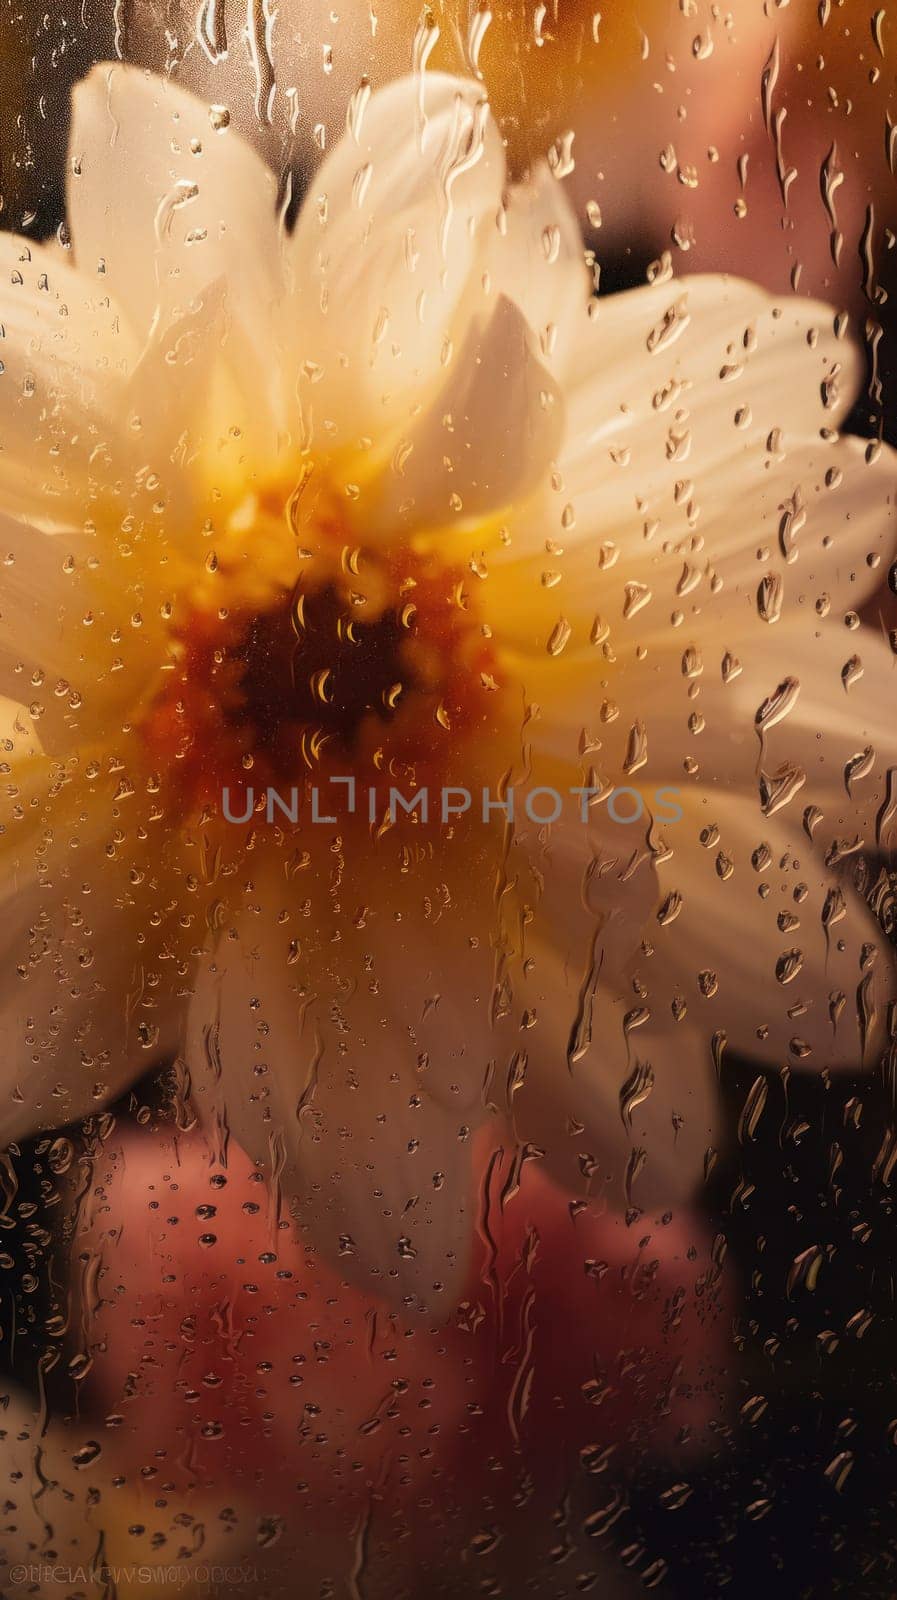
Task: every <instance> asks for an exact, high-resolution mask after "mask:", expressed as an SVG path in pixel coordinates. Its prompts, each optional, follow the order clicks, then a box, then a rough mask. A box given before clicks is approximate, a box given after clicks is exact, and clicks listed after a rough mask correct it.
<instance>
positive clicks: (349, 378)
mask: <svg viewBox="0 0 897 1600" xmlns="http://www.w3.org/2000/svg"><path fill="white" fill-rule="evenodd" d="M503 183H504V156H503V152H502V147H501V140H500V138H499V134H498V130H497V128H496V127H495V124H494V122H493V121H492V119H491V116H490V115H489V110H488V105H487V102H486V99H485V95H484V91H483V89H482V87H481V85H479V84H475V83H469V82H466V81H465V80H463V79H458V78H451V77H447V76H445V75H443V74H441V73H426V74H424V75H423V76H422V77H417V78H414V79H411V78H404V79H402V80H401V81H400V82H398V83H393V84H391V85H390V86H389V87H388V88H387V89H384V90H382V91H381V92H380V93H379V94H375V95H373V96H372V98H371V100H370V102H369V103H368V105H367V107H366V109H365V112H364V116H363V119H362V121H361V126H360V128H356V130H355V131H354V132H350V133H348V134H347V135H346V137H345V138H343V139H342V140H341V141H340V143H339V145H338V146H337V148H336V149H335V150H334V152H333V153H332V155H330V156H329V157H328V158H327V160H326V161H325V162H324V163H323V165H322V167H321V168H320V170H319V171H318V172H317V173H316V175H315V177H314V179H313V181H312V185H311V188H310V190H309V192H308V195H307V197H306V200H305V204H304V205H303V208H302V211H301V213H300V216H299V220H298V223H297V226H296V231H295V233H294V235H293V239H292V244H291V246H290V261H291V264H292V272H293V277H294V289H295V295H296V317H297V328H296V339H297V344H296V350H297V363H298V364H299V365H300V366H301V367H302V370H303V372H304V378H305V381H304V382H303V384H302V396H301V397H302V402H303V406H304V407H305V409H306V412H307V419H306V427H307V429H310V430H312V432H313V437H314V442H315V448H316V449H324V450H326V449H327V448H329V447H330V445H331V444H334V445H338V444H339V443H340V442H348V443H349V444H356V443H357V441H358V439H359V438H360V437H362V436H366V437H369V438H372V439H373V440H374V441H375V443H377V442H378V441H379V440H380V439H381V438H382V436H383V434H384V431H389V430H391V429H392V428H393V427H394V426H397V425H398V426H402V425H403V424H407V421H408V419H409V417H410V416H411V415H412V414H413V410H414V407H415V405H416V404H417V403H418V402H419V401H421V400H426V399H428V398H429V396H430V395H431V394H432V393H433V391H434V390H435V388H436V387H437V385H438V384H439V382H440V380H441V375H442V363H443V361H444V359H445V353H446V349H447V347H448V345H449V342H450V341H455V342H457V341H459V340H461V341H463V338H464V333H465V324H466V320H467V317H468V316H469V315H470V314H471V313H472V311H473V310H474V309H476V297H475V296H473V299H472V300H471V295H470V293H469V292H468V291H469V290H470V288H471V282H472V275H473V273H474V269H475V266H476V264H477V260H478V257H481V253H482V248H483V247H482V243H481V229H482V227H483V226H487V225H488V227H490V228H493V229H494V226H495V217H496V214H497V212H498V208H499V204H500V200H501V193H502V187H503Z"/></svg>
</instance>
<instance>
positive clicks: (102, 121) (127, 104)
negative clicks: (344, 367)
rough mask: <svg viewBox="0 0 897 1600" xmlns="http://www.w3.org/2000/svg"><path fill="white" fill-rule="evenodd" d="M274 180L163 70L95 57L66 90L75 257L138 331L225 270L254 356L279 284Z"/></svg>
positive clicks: (260, 356) (265, 352)
mask: <svg viewBox="0 0 897 1600" xmlns="http://www.w3.org/2000/svg"><path fill="white" fill-rule="evenodd" d="M276 196H277V186H276V183H275V181H274V178H273V176H272V174H271V173H270V172H269V171H268V169H267V168H266V167H265V165H264V163H263V162H262V161H261V160H260V159H259V157H258V156H257V155H256V154H255V153H254V151H253V150H252V149H251V148H250V146H249V145H248V144H246V143H245V142H244V140H242V139H241V138H240V136H239V135H238V134H237V133H235V132H234V131H233V130H232V129H231V128H229V127H224V128H222V127H217V126H216V125H215V119H214V117H213V115H212V113H210V110H209V107H208V106H206V105H204V104H203V102H202V101H201V100H198V99H196V98H195V96H193V95H191V94H187V93H186V92H185V91H184V90H183V89H180V88H178V87H176V86H175V85H174V84H172V83H171V82H170V81H168V80H167V79H163V78H158V77H153V76H151V75H150V74H148V73H145V72H141V71H139V70H138V69H137V68H135V67H128V66H122V65H119V64H110V63H108V62H107V63H104V64H103V65H101V66H98V67H95V68H94V70H93V71H92V72H91V74H90V76H89V77H87V78H86V79H85V80H84V81H83V82H82V83H81V84H79V86H78V88H77V89H76V90H75V94H74V97H73V110H72V131H71V137H70V160H69V185H68V196H67V199H68V211H69V219H70V223H71V228H72V235H73V239H74V245H75V251H76V254H77V260H78V265H79V267H80V268H81V270H82V272H85V273H87V274H88V275H89V276H94V275H95V274H97V273H102V274H103V276H104V281H106V282H108V283H109V284H110V285H111V286H112V287H113V289H114V290H115V292H116V294H117V295H118V296H119V298H120V299H121V301H122V304H123V305H125V306H126V308H127V311H128V314H129V316H130V318H131V321H132V323H133V326H134V328H135V330H136V331H137V333H138V335H139V336H141V337H143V336H145V335H146V334H147V333H148V332H149V329H150V326H151V324H152V322H153V319H154V317H155V316H156V315H157V313H158V314H159V316H160V318H161V320H162V321H163V322H164V321H167V320H169V318H171V317H172V316H174V315H176V314H178V313H181V312H183V311H185V310H187V309H188V308H189V306H190V304H191V302H192V301H193V299H194V297H195V296H196V294H197V293H198V291H199V290H201V289H202V288H203V286H204V285H206V284H208V283H211V282H212V281H213V280H214V279H216V278H219V277H224V279H225V281H226V283H227V287H228V294H229V297H230V301H231V305H232V309H233V314H234V316H235V317H236V318H237V319H238V320H239V321H240V322H241V323H242V324H243V327H244V329H245V331H246V334H247V338H248V340H249V343H250V345H252V346H256V345H257V344H259V343H260V348H258V353H257V360H258V362H259V363H260V364H261V363H264V362H266V361H269V360H270V353H271V349H272V344H271V343H270V338H269V336H270V332H271V313H272V310H273V309H274V306H275V303H276V302H277V300H278V299H279V295H280V289H281V281H282V280H281V272H280V244H279V236H278V230H277V221H276V216H275V205H276Z"/></svg>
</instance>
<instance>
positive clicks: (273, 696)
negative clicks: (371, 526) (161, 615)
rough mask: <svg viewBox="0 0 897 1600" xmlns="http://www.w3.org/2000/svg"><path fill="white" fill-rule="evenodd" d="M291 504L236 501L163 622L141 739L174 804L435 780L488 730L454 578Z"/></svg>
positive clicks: (490, 693) (482, 669) (495, 682)
mask: <svg viewBox="0 0 897 1600" xmlns="http://www.w3.org/2000/svg"><path fill="white" fill-rule="evenodd" d="M295 500H296V497H295V495H294V496H293V497H292V498H289V497H284V496H283V495H278V496H275V495H274V494H270V495H268V496H266V497H265V498H264V499H263V500H256V501H253V503H252V505H251V506H244V507H241V509H240V512H239V515H237V516H235V517H233V518H232V519H231V524H230V527H229V529H228V534H227V537H226V538H225V540H224V541H223V547H222V550H221V552H220V553H219V552H212V553H211V554H210V556H209V558H208V560H207V561H206V565H205V569H204V571H203V574H202V578H201V580H199V581H194V583H193V584H192V585H191V586H190V588H189V591H188V595H187V598H186V602H185V603H184V604H182V606H181V607H180V609H179V614H178V617H177V619H176V620H175V619H173V620H172V622H171V625H170V632H169V660H168V662H167V663H166V667H165V670H164V672H163V673H162V674H161V677H160V682H159V684H158V685H157V686H156V688H155V689H154V691H153V693H152V695H151V696H150V698H149V702H148V705H147V707H146V709H145V712H144V714H143V716H142V718H141V735H142V739H143V743H144V746H145V750H146V753H147V756H148V758H149V760H150V762H151V764H152V765H153V767H154V768H155V769H157V770H158V771H159V772H160V773H162V774H163V776H167V780H168V781H169V782H170V783H171V784H172V785H173V786H174V788H175V790H176V805H177V808H178V809H179V810H180V811H190V810H195V809H197V808H200V807H206V806H209V805H210V804H215V803H216V802H217V801H218V800H219V799H220V796H221V793H222V790H223V789H224V788H225V787H230V786H234V785H237V786H239V785H240V784H241V783H248V782H251V783H252V784H253V785H254V786H255V788H256V789H257V790H258V789H259V788H261V787H263V786H272V785H274V786H285V785H293V784H297V783H299V782H301V781H302V780H303V779H309V778H311V779H312V781H316V780H317V779H320V778H322V777H326V776H327V775H328V774H332V775H335V774H341V775H350V774H351V775H353V776H355V777H356V778H358V779H360V780H361V781H368V782H371V783H373V782H375V781H376V779H377V778H378V776H379V777H381V779H382V778H383V777H386V778H387V780H390V779H391V780H394V781H396V782H398V781H400V780H401V781H404V782H406V783H408V784H409V785H412V786H415V785H419V784H422V783H427V784H432V783H433V782H434V781H435V782H437V783H438V782H439V781H441V780H442V779H443V778H444V777H445V776H446V775H447V774H449V773H450V771H451V772H452V773H454V772H455V771H456V770H457V767H456V759H455V758H456V756H457V751H458V745H459V741H460V740H466V738H467V737H468V736H469V735H470V734H472V733H476V734H478V735H480V734H486V733H488V732H489V730H490V728H491V727H492V726H494V725H495V723H496V718H497V713H498V704H497V702H498V701H499V700H500V696H499V695H498V694H497V693H496V691H497V690H498V689H499V687H500V674H499V672H498V668H497V662H496V653H495V650H494V647H493V644H492V640H491V634H490V630H489V628H488V626H487V625H486V624H485V622H484V621H483V620H482V618H480V617H479V616H478V615H477V609H476V606H475V605H474V602H473V597H472V594H471V591H470V589H469V587H468V585H467V583H465V578H464V574H463V572H462V571H461V570H459V569H457V568H454V567H452V566H451V565H449V564H447V563H446V562H445V561H444V560H442V559H440V557H439V556H438V555H436V554H434V553H432V552H427V551H425V550H423V549H421V548H416V547H415V546H414V544H413V543H412V542H411V541H404V542H399V543H396V544H393V545H390V546H389V548H388V549H381V548H379V547H366V546H365V545H364V544H357V543H353V542H351V531H352V530H351V528H350V526H349V524H348V520H347V519H346V518H345V517H338V516H337V515H335V514H334V512H333V509H332V503H331V502H328V501H325V502H324V504H323V506H322V503H321V502H320V500H319V501H317V502H316V503H315V509H314V512H313V514H312V517H311V520H310V519H309V516H308V515H307V514H306V515H305V516H304V517H303V518H302V520H301V523H300V522H298V521H297V518H296V508H295ZM276 507H279V508H280V510H279V515H275V508H276ZM284 508H285V509H286V515H285V514H284ZM297 533H298V537H297Z"/></svg>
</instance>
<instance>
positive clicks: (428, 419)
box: [365, 297, 563, 538]
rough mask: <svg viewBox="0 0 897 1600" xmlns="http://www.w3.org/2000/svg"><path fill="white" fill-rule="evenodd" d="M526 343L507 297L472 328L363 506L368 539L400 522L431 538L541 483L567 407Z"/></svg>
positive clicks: (390, 532)
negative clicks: (377, 495)
mask: <svg viewBox="0 0 897 1600" xmlns="http://www.w3.org/2000/svg"><path fill="white" fill-rule="evenodd" d="M531 344H532V338H531V334H530V329H529V324H528V323H527V322H526V320H525V318H524V316H523V314H522V313H521V311H520V310H519V309H518V308H517V306H516V305H515V304H514V303H513V302H512V301H511V300H508V299H505V298H504V297H502V298H500V299H499V301H498V304H497V305H496V307H495V310H494V311H493V312H492V315H491V316H490V318H489V320H488V322H487V323H486V325H485V326H482V325H481V324H480V323H479V322H476V323H473V324H471V326H470V328H469V330H468V334H467V338H466V339H465V341H464V344H463V346H462V348H461V349H460V351H459V352H458V355H457V357H456V358H455V361H454V362H453V365H452V368H451V372H450V375H449V378H448V380H447V382H446V383H445V384H444V386H443V388H442V389H440V391H439V393H438V395H437V397H436V399H435V400H434V402H433V404H432V405H431V406H430V407H429V409H428V410H427V412H426V413H425V415H424V417H423V419H422V420H421V421H420V422H419V423H418V424H417V425H416V427H415V428H414V429H413V431H412V432H411V433H410V435H409V438H408V440H407V443H406V444H399V446H398V447H397V450H396V452H395V454H394V456H393V462H392V470H391V471H390V472H388V473H387V474H386V475H385V476H384V478H383V480H382V481H381V485H380V499H379V504H378V503H377V501H376V500H375V501H374V503H373V505H372V506H371V507H370V508H369V506H368V497H366V500H365V527H366V531H368V530H371V529H376V528H377V527H379V528H380V529H381V531H382V536H383V537H384V538H389V537H390V536H392V537H393V538H395V535H396V529H397V527H401V526H402V525H403V524H405V523H410V525H411V526H412V527H413V528H416V529H427V530H432V529H441V528H445V527H446V525H447V524H448V525H451V524H452V523H453V522H457V521H459V520H462V519H467V518H470V517H485V516H487V515H489V514H492V515H495V514H497V513H498V512H500V511H501V510H503V509H504V508H506V507H509V506H510V505H512V504H513V503H514V501H515V500H519V499H521V498H522V497H524V496H526V495H527V494H528V493H529V492H530V491H531V490H532V489H533V488H535V486H536V484H537V483H539V481H540V480H541V479H543V478H544V477H545V476H546V475H547V473H548V469H549V466H550V464H551V462H552V461H553V460H554V458H555V456H556V454H557V451H558V448H559V446H560V442H561V437H562V434H563V407H562V404H561V398H560V393H559V391H558V389H557V387H556V385H555V383H554V382H553V380H552V379H551V377H550V376H549V374H548V372H547V371H546V369H545V368H544V367H543V366H542V365H541V363H540V362H539V360H538V359H537V358H536V356H535V355H534V354H533V351H532V348H531ZM374 493H376V491H374Z"/></svg>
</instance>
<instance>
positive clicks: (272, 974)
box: [187, 879, 492, 1315]
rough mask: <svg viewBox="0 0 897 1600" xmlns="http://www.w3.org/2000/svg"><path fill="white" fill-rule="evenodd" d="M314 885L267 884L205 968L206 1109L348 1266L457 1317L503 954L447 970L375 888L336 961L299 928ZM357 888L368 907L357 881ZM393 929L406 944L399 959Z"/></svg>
mask: <svg viewBox="0 0 897 1600" xmlns="http://www.w3.org/2000/svg"><path fill="white" fill-rule="evenodd" d="M309 890H311V891H312V892H313V903H315V904H316V903H317V897H316V895H314V890H315V884H314V882H312V883H308V882H307V881H306V880H302V882H301V883H300V885H299V888H298V890H294V889H292V887H291V886H290V885H288V884H287V883H286V882H285V881H283V880H282V885H281V887H278V885H277V882H276V880H273V879H271V880H268V881H267V882H266V883H265V887H264V889H263V890H262V891H261V892H259V893H258V895H257V896H255V897H253V898H252V901H251V902H250V903H249V904H248V905H247V908H246V911H245V912H244V913H242V914H241V916H240V918H239V920H238V923H237V924H236V926H234V927H233V928H232V929H226V930H225V932H224V935H223V937H222V939H221V941H220V942H219V944H218V946H217V947H216V949H215V951H214V952H213V953H212V955H211V956H209V957H208V958H207V959H206V960H205V962H204V963H203V966H202V969H201V972H200V974H199V976H198V979H197V983H196V991H195V999H194V1002H193V1006H192V1009H191V1017H190V1025H189V1031H188V1047H187V1049H188V1064H189V1067H190V1071H191V1076H192V1080H193V1083H194V1087H195V1088H196V1089H197V1092H198V1104H199V1108H200V1112H201V1115H202V1116H203V1119H204V1120H205V1122H206V1123H207V1125H208V1124H211V1125H213V1126H214V1123H215V1119H216V1117H217V1118H220V1119H221V1125H222V1126H226V1127H228V1128H230V1129H231V1130H232V1131H233V1133H234V1135H235V1137H236V1138H237V1139H238V1140H239V1141H240V1143H241V1144H242V1145H243V1146H244V1148H245V1149H247V1150H248V1151H249V1153H250V1155H251V1156H253V1158H255V1159H256V1160H261V1161H264V1162H265V1163H266V1164H267V1165H268V1166H269V1168H272V1169H273V1170H274V1172H275V1173H276V1174H278V1175H279V1177H280V1181H281V1182H282V1184H283V1187H284V1189H285V1190H286V1192H287V1194H288V1195H290V1196H291V1197H294V1206H295V1212H296V1216H297V1218H298V1220H299V1222H300V1226H301V1227H302V1228H303V1229H304V1230H305V1231H306V1232H307V1234H308V1237H309V1238H310V1240H311V1242H312V1243H313V1244H314V1245H315V1246H316V1248H318V1249H320V1250H321V1251H322V1252H323V1253H324V1254H325V1256H326V1257H327V1258H329V1259H330V1260H331V1261H335V1262H337V1263H338V1265H339V1268H340V1271H342V1272H345V1273H346V1274H348V1275H350V1276H351V1277H352V1278H353V1279H354V1281H355V1282H357V1283H359V1284H361V1285H362V1286H363V1287H366V1288H367V1289H369V1290H372V1291H375V1292H378V1293H383V1294H386V1295H387V1296H389V1297H390V1298H392V1299H402V1298H405V1297H411V1299H412V1300H413V1301H414V1302H415V1303H416V1304H420V1305H423V1306H425V1307H427V1308H429V1309H430V1310H431V1311H432V1312H433V1313H434V1314H439V1313H444V1314H445V1315H448V1314H449V1313H450V1311H451V1308H452V1305H453V1304H454V1301H455V1299H456V1298H457V1295H458V1293H459V1292H460V1290H461V1287H462V1286H463V1283H464V1279H465V1274H466V1272H467V1268H468V1261H469V1252H470V1248H471V1245H472V1240H473V1229H474V1194H473V1178H472V1168H471V1149H472V1142H471V1117H472V1114H473V1111H475V1110H476V1107H473V1108H472V1094H471V1075H472V1073H473V1072H474V1068H475V1078H476V1083H477V1085H479V1084H480V1083H481V1082H482V1079H483V1077H484V1076H485V1069H486V1062H487V1060H488V1049H487V1044H486V1040H487V1038H488V1027H489V1008H490V1003H491V980H492V971H491V965H492V962H491V952H490V950H489V947H488V942H484V948H483V952H482V957H481V958H480V959H479V960H477V959H473V960H471V961H470V962H468V963H466V964H465V963H463V962H462V963H461V965H460V967H459V969H458V970H456V971H455V972H454V973H452V972H449V971H446V970H444V969H443V970H440V966H439V964H438V962H437V961H436V960H435V959H434V958H433V954H432V951H431V950H430V949H429V948H428V943H429V930H428V927H427V925H426V923H425V922H422V920H421V919H420V918H418V920H417V921H415V922H414V923H413V924H411V923H408V924H407V925H405V926H397V927H396V928H395V929H393V928H391V927H390V921H391V918H390V913H389V910H388V902H384V901H383V898H382V896H381V895H380V894H378V893H377V888H376V885H374V886H373V887H371V888H369V889H367V890H366V891H365V892H366V905H367V911H366V916H365V918H364V919H363V920H362V921H361V922H359V921H358V919H357V913H356V914H355V915H354V916H353V917H352V918H349V917H346V918H344V919H340V920H339V922H338V926H339V927H340V929H341V937H340V940H339V943H336V942H335V941H334V942H332V954H331V951H330V948H329V946H330V944H331V941H330V940H329V939H328V932H329V924H328V921H326V920H325V921H323V922H322V923H320V924H317V923H315V924H313V925H312V928H311V929H310V928H309V924H308V920H307V919H306V918H304V917H297V914H296V912H297V907H296V904H295V902H296V901H298V899H299V898H300V895H301V893H302V892H308V891H309ZM343 892H344V894H345V896H346V899H347V901H348V902H349V903H351V904H353V905H354V897H353V895H352V889H351V886H350V882H348V881H347V882H346V884H345V885H344V891H343ZM253 906H255V910H256V914H255V915H254V916H253V914H252V908H253ZM323 915H324V913H322V916H323ZM331 916H332V913H331ZM368 921H370V922H371V924H372V926H371V927H368V926H367V923H368ZM353 923H354V924H355V925H354V926H353ZM449 925H450V928H451V929H452V930H454V928H455V926H456V924H455V922H454V920H453V919H450V923H449ZM462 925H463V924H462ZM294 927H295V932H294ZM315 927H317V933H315V931H314V928H315ZM372 933H373V934H374V937H373V938H372ZM296 935H299V937H300V938H301V943H302V945H303V946H304V945H305V943H306V941H308V943H309V948H308V951H307V953H306V951H305V950H304V949H302V950H301V951H299V950H298V949H297V940H296ZM377 935H379V937H380V938H381V939H384V940H388V941H389V943H390V944H391V947H392V948H391V949H390V952H389V959H388V960H387V961H385V962H381V960H380V958H379V956H378V954H377V944H378V938H377ZM291 947H292V953H291ZM478 978H479V981H477V979H478ZM468 984H470V985H471V987H467V985H468ZM453 1085H454V1090H453Z"/></svg>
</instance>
